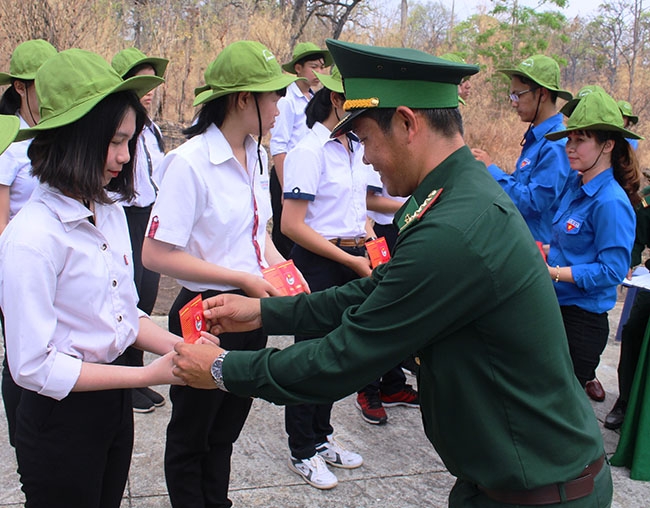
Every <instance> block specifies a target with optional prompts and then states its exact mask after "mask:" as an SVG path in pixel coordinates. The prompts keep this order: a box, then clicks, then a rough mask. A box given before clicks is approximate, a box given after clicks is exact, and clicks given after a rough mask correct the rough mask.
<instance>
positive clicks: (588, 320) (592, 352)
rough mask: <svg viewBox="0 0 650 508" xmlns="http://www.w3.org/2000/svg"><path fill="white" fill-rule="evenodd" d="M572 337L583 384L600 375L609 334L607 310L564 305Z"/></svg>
mask: <svg viewBox="0 0 650 508" xmlns="http://www.w3.org/2000/svg"><path fill="white" fill-rule="evenodd" d="M560 310H561V311H562V320H563V321H564V328H565V330H566V334H567V338H568V339H569V353H570V354H571V360H572V361H573V371H574V372H575V375H576V377H577V378H578V381H580V384H581V385H582V386H585V384H586V383H587V381H591V380H592V379H593V378H595V377H596V368H597V367H598V364H599V363H600V355H601V354H602V352H603V351H604V350H605V346H606V345H607V338H608V336H609V322H608V321H607V312H603V313H602V314H595V313H593V312H589V311H587V310H584V309H581V308H580V307H577V306H575V305H568V306H567V305H564V306H561V307H560Z"/></svg>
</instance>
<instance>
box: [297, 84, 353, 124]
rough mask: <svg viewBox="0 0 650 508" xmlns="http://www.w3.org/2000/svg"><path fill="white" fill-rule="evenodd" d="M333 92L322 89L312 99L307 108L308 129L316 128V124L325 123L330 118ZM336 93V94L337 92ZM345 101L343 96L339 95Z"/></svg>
mask: <svg viewBox="0 0 650 508" xmlns="http://www.w3.org/2000/svg"><path fill="white" fill-rule="evenodd" d="M331 93H332V91H331V90H329V89H328V88H325V87H323V88H321V89H320V90H318V91H317V92H316V93H315V94H314V96H313V97H312V98H311V100H310V101H309V103H308V104H307V107H306V108H305V116H306V121H307V127H309V128H310V129H311V128H312V127H313V126H314V124H315V123H316V122H321V123H322V122H323V121H324V120H326V119H327V117H328V116H330V113H331V112H332V108H333V107H334V106H333V104H332V99H331V97H330V95H331ZM335 93H336V92H335ZM338 95H339V96H341V97H342V98H343V100H345V96H344V95H343V94H338Z"/></svg>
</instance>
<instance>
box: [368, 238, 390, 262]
mask: <svg viewBox="0 0 650 508" xmlns="http://www.w3.org/2000/svg"><path fill="white" fill-rule="evenodd" d="M366 250H367V251H368V256H370V264H371V265H372V267H373V268H375V267H376V266H379V265H383V264H384V263H387V262H388V261H389V260H390V252H389V251H388V244H386V239H385V238H384V237H383V236H382V237H380V238H377V239H376V240H370V241H369V242H366Z"/></svg>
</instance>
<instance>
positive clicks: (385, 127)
mask: <svg viewBox="0 0 650 508" xmlns="http://www.w3.org/2000/svg"><path fill="white" fill-rule="evenodd" d="M395 111H396V108H381V109H372V108H370V109H367V110H366V111H364V113H363V115H364V116H366V117H368V118H371V119H372V120H374V121H375V122H377V125H378V126H379V128H380V129H381V130H382V131H384V132H385V133H388V132H390V129H391V122H392V120H393V115H394V114H395ZM413 111H415V112H416V113H420V114H421V115H422V116H423V117H424V118H425V119H426V121H427V124H428V125H429V127H431V128H432V129H434V130H436V131H438V132H440V133H441V134H442V135H443V136H445V137H452V136H455V135H456V134H460V135H461V136H462V135H463V118H462V116H461V115H460V111H458V108H432V109H414V110H413Z"/></svg>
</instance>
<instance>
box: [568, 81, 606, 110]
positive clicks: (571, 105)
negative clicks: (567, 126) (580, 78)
mask: <svg viewBox="0 0 650 508" xmlns="http://www.w3.org/2000/svg"><path fill="white" fill-rule="evenodd" d="M594 92H598V93H605V94H606V93H607V92H606V91H605V89H604V88H603V87H602V86H598V85H587V86H583V87H582V88H581V89H580V91H579V92H578V94H577V95H576V96H575V97H574V98H573V99H571V100H570V101H569V102H567V103H566V104H565V105H564V106H562V108H561V109H560V113H562V114H563V115H564V116H571V113H573V110H574V109H576V106H577V105H578V102H580V99H582V98H583V97H584V96H586V95H589V94H590V93H594Z"/></svg>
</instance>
